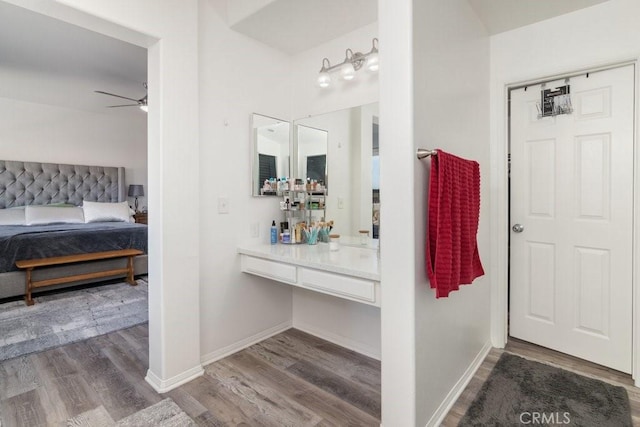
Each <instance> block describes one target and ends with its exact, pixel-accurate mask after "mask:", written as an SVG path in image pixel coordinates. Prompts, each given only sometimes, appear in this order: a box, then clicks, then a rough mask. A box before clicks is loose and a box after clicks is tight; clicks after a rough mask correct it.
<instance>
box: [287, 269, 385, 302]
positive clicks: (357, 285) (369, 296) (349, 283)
mask: <svg viewBox="0 0 640 427" xmlns="http://www.w3.org/2000/svg"><path fill="white" fill-rule="evenodd" d="M300 285H301V286H302V287H305V288H309V289H314V290H318V291H320V292H324V293H327V294H331V295H336V296H342V297H345V298H348V299H354V300H359V301H366V302H368V303H375V301H376V292H375V283H374V282H373V281H371V280H365V279H358V278H355V277H349V276H343V275H340V274H333V273H328V272H324V271H318V270H310V269H307V268H301V269H300Z"/></svg>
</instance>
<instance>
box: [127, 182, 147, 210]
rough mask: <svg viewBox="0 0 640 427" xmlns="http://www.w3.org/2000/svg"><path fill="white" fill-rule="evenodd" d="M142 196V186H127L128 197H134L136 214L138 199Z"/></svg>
mask: <svg viewBox="0 0 640 427" xmlns="http://www.w3.org/2000/svg"><path fill="white" fill-rule="evenodd" d="M142 196H144V185H139V184H132V185H130V186H129V197H135V198H136V200H135V202H134V206H135V211H136V212H138V197H142Z"/></svg>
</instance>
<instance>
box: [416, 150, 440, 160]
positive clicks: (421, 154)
mask: <svg viewBox="0 0 640 427" xmlns="http://www.w3.org/2000/svg"><path fill="white" fill-rule="evenodd" d="M437 154H438V150H427V149H426V148H418V149H417V150H416V157H417V158H418V160H422V159H424V158H425V157H429V156H436V155H437Z"/></svg>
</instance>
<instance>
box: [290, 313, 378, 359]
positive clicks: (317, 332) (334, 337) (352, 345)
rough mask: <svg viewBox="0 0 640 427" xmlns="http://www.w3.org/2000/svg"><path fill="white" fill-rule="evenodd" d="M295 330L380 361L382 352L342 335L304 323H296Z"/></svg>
mask: <svg viewBox="0 0 640 427" xmlns="http://www.w3.org/2000/svg"><path fill="white" fill-rule="evenodd" d="M293 327H294V328H296V329H299V330H301V331H302V332H306V333H308V334H310V335H313V336H316V337H318V338H322V339H323V340H326V341H329V342H332V343H334V344H337V345H339V346H340V347H344V348H348V349H349V350H353V351H355V352H356V353H360V354H364V355H365V356H368V357H371V358H372V359H376V360H380V350H379V349H376V348H373V347H371V346H368V345H365V344H362V343H359V342H357V341H354V340H351V339H349V338H345V337H343V336H341V335H338V334H334V333H333V332H329V331H325V330H323V329H319V328H317V327H315V326H313V325H310V324H308V323H304V322H295V323H294V325H293Z"/></svg>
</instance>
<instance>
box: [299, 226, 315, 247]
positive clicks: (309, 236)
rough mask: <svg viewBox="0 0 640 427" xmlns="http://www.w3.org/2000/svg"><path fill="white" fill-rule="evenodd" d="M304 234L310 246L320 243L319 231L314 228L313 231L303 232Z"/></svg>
mask: <svg viewBox="0 0 640 427" xmlns="http://www.w3.org/2000/svg"><path fill="white" fill-rule="evenodd" d="M302 231H303V233H304V238H305V240H306V241H307V244H309V245H315V244H317V243H318V229H317V228H314V229H311V230H302Z"/></svg>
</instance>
